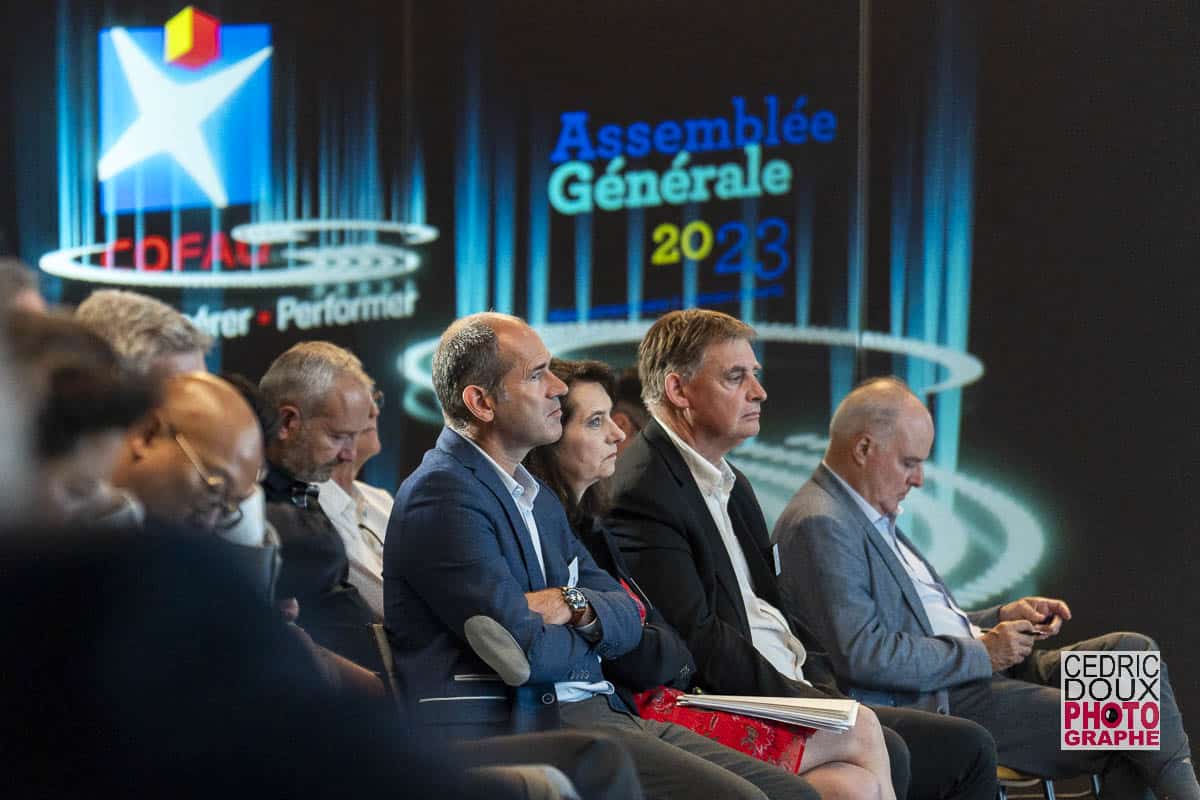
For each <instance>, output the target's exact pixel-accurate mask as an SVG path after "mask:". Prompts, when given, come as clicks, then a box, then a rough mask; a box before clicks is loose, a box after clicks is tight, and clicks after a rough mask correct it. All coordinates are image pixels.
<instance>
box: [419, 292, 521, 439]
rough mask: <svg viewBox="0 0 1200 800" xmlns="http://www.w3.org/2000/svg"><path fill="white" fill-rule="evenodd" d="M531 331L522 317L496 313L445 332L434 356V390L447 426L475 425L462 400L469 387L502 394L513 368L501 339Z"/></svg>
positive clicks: (478, 316)
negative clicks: (502, 348) (502, 383)
mask: <svg viewBox="0 0 1200 800" xmlns="http://www.w3.org/2000/svg"><path fill="white" fill-rule="evenodd" d="M528 328H529V326H528V325H527V324H526V323H525V321H524V320H522V319H520V318H519V317H513V316H510V315H508V314H500V313H497V312H495V311H484V312H481V313H478V314H471V315H470V316H467V317H463V318H462V319H460V320H456V321H455V322H453V323H452V324H451V325H450V327H448V328H446V330H445V332H444V333H443V334H442V336H441V338H440V339H439V340H438V345H437V349H436V350H435V351H434V353H433V390H434V392H436V393H437V398H438V402H439V403H440V404H441V406H442V414H443V416H444V417H445V419H446V423H447V424H448V425H450V426H451V427H453V428H458V429H460V430H461V429H463V428H466V427H467V425H469V424H471V423H473V422H474V421H475V418H474V416H473V415H472V414H471V412H470V411H469V410H468V409H467V405H466V403H465V402H464V400H463V392H464V391H465V390H466V388H467V387H468V386H478V387H479V388H480V389H482V390H483V391H484V392H485V393H486V394H493V395H494V394H497V393H498V392H499V391H500V380H501V378H503V377H504V374H505V373H506V372H508V371H509V369H511V368H512V359H511V358H506V357H505V354H504V353H503V352H502V351H501V347H500V338H501V335H503V334H512V333H516V332H518V331H521V330H525V329H528Z"/></svg>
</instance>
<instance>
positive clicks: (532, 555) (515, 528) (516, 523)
mask: <svg viewBox="0 0 1200 800" xmlns="http://www.w3.org/2000/svg"><path fill="white" fill-rule="evenodd" d="M437 446H438V448H439V449H441V450H444V451H446V452H447V453H449V454H450V455H452V456H454V458H456V459H458V461H459V462H461V463H462V465H463V466H465V467H466V468H467V469H469V470H471V471H472V472H473V473H475V477H476V478H478V479H479V482H480V483H482V484H483V485H484V486H486V487H487V488H488V490H489V491H490V492H491V493H492V494H493V495H495V497H496V500H498V501H499V502H500V507H501V508H503V509H504V513H505V515H506V516H507V517H508V523H509V525H510V526H511V527H512V532H513V536H514V537H515V538H516V541H517V547H518V549H519V550H520V551H521V560H522V561H523V562H524V563H525V572H526V573H528V578H529V586H530V591H534V592H536V591H538V590H540V589H545V588H546V581H545V579H544V578H543V577H542V569H541V567H540V566H539V565H538V559H537V553H536V552H535V551H534V549H533V540H532V539H531V538H530V535H529V531H528V529H526V527H525V520H524V519H522V518H521V511H520V510H519V509H518V508H517V504H516V502H515V501H514V500H513V498H512V495H511V494H509V491H508V488H507V487H506V486H505V485H504V482H503V481H502V480H500V476H499V475H497V474H496V467H495V466H494V465H493V464H492V463H491V462H490V461H488V460H487V459H486V458H484V457H483V455H482V454H481V453H480V452H479V451H478V450H476V449H475V447H474V446H473V445H472V444H471V443H470V442H468V441H466V440H465V439H464V438H463V437H462V436H461V435H460V434H458V433H455V432H454V431H452V430H450V429H449V428H443V429H442V433H441V435H440V436H438V444H437ZM539 493H540V492H539ZM544 555H545V553H543V556H544Z"/></svg>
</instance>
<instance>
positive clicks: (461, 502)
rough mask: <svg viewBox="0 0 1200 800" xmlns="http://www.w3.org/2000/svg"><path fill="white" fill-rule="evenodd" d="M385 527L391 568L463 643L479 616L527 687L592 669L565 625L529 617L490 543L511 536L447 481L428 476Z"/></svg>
mask: <svg viewBox="0 0 1200 800" xmlns="http://www.w3.org/2000/svg"><path fill="white" fill-rule="evenodd" d="M451 507H452V508H453V509H454V511H453V513H451V514H447V513H446V509H447V508H451ZM389 528H395V529H396V531H397V534H398V535H397V542H396V544H397V545H398V548H397V550H398V552H397V556H398V558H397V559H396V563H395V565H394V568H395V569H396V570H397V571H398V572H399V574H400V575H401V576H402V577H403V579H404V580H405V581H406V582H407V583H408V584H409V585H410V586H412V587H413V589H414V590H415V591H416V592H417V593H418V594H419V595H420V596H421V597H422V598H423V599H424V600H425V602H426V603H427V604H428V605H429V607H430V609H432V611H433V613H434V614H435V615H436V616H437V617H438V618H439V619H440V620H441V621H442V622H443V623H444V624H445V625H446V626H447V627H448V628H450V630H452V631H454V633H455V635H456V636H458V637H460V638H462V639H463V640H464V642H465V635H464V632H463V627H464V624H465V623H466V621H467V620H468V619H470V618H471V617H473V616H476V615H484V616H489V617H492V618H493V619H495V620H496V621H497V622H499V623H500V625H502V626H503V627H504V628H505V629H507V630H508V631H509V632H510V633H511V634H512V635H513V638H515V639H516V641H517V643H518V644H519V645H520V646H521V648H522V649H523V650H524V651H525V655H526V657H527V658H528V659H529V664H530V669H531V674H530V681H531V682H533V683H545V682H554V681H560V680H566V679H567V675H568V674H569V673H570V672H572V671H574V670H580V669H587V668H589V667H593V666H595V663H596V661H595V656H596V653H595V652H594V651H593V649H592V645H591V644H590V643H589V642H587V641H586V640H585V639H584V638H583V637H582V636H581V635H579V634H578V633H577V632H575V631H574V630H573V629H571V628H570V627H567V626H565V625H547V624H545V622H544V621H543V619H542V617H541V616H540V615H539V614H537V613H535V612H533V611H531V610H530V608H529V604H528V602H527V601H526V599H525V589H524V585H523V583H522V582H520V581H518V580H517V578H516V577H515V576H514V575H513V574H512V572H511V571H510V570H509V567H508V562H507V561H506V560H505V557H504V554H503V552H502V551H501V549H500V546H499V541H498V539H497V537H498V536H500V535H510V534H508V532H498V531H497V530H496V527H495V524H494V523H493V521H492V519H491V517H490V515H489V514H488V513H486V512H485V511H484V510H483V509H482V508H481V507H480V505H479V502H478V500H477V499H476V498H474V497H473V496H471V495H470V494H468V493H465V492H462V491H461V489H460V488H459V487H458V486H457V485H456V483H455V481H454V480H453V479H447V478H446V477H445V476H444V475H443V474H439V473H433V474H432V475H430V476H428V478H427V480H426V481H425V482H424V483H423V484H422V485H420V486H417V487H413V489H412V490H411V491H410V492H409V493H408V497H407V499H406V503H405V507H404V508H397V509H396V510H395V512H394V513H393V518H392V522H391V524H389ZM389 538H390V537H389ZM634 613H635V614H636V611H635V612H634ZM617 627H619V626H617Z"/></svg>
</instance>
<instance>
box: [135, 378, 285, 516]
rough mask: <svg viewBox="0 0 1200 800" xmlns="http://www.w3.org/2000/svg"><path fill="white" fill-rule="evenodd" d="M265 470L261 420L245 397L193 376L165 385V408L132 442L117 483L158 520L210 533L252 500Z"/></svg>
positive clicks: (223, 383) (226, 386)
mask: <svg viewBox="0 0 1200 800" xmlns="http://www.w3.org/2000/svg"><path fill="white" fill-rule="evenodd" d="M262 463H263V442H262V433H261V431H260V429H259V425H258V419H257V417H255V415H254V411H253V410H252V409H251V408H250V405H249V404H248V403H247V402H246V400H245V399H244V398H243V397H242V395H241V393H240V392H238V390H237V389H235V388H234V387H233V386H232V385H231V384H229V383H228V382H226V381H224V380H222V379H221V378H218V377H216V376H214V375H209V374H206V373H195V372H193V373H186V374H183V375H176V376H174V377H171V378H169V379H167V381H166V383H165V384H164V387H163V401H162V404H161V405H160V406H159V408H158V409H157V410H156V411H155V412H154V413H153V414H152V415H151V416H150V417H149V418H148V419H147V420H146V421H145V423H144V424H141V425H139V426H137V427H136V428H135V429H134V430H133V432H132V433H131V434H130V435H129V436H128V437H127V440H126V447H125V450H124V452H123V453H122V457H121V461H120V463H119V464H118V468H117V471H116V475H115V478H114V483H116V484H117V485H118V486H121V487H123V488H126V489H128V490H130V491H131V492H133V493H134V494H135V495H136V496H137V497H138V499H139V500H141V501H142V503H143V504H144V505H145V506H146V508H147V510H148V511H149V512H150V513H152V514H154V515H155V516H158V517H160V518H163V519H167V520H170V521H173V522H190V523H191V524H195V525H198V526H200V527H204V528H212V527H215V526H218V525H220V524H221V522H222V521H223V520H224V519H225V518H226V515H227V514H228V513H230V512H231V511H232V509H233V508H234V507H236V506H237V505H238V504H239V503H240V502H241V501H242V500H244V499H245V498H247V497H249V496H250V494H252V493H253V491H254V488H255V486H256V485H257V480H258V475H259V470H260V468H261V466H262Z"/></svg>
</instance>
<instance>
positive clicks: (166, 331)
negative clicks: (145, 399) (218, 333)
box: [75, 289, 213, 379]
mask: <svg viewBox="0 0 1200 800" xmlns="http://www.w3.org/2000/svg"><path fill="white" fill-rule="evenodd" d="M75 317H76V319H78V320H79V321H80V322H82V323H84V324H85V325H87V326H88V327H89V328H91V329H92V330H94V331H95V332H96V333H98V334H100V335H101V336H103V337H104V338H105V339H106V340H107V341H108V343H109V344H110V345H112V347H113V349H114V350H116V351H117V354H118V355H119V356H121V359H122V361H124V362H125V365H126V368H127V369H129V370H130V371H131V372H134V373H136V374H138V375H145V376H148V377H150V378H154V379H162V378H166V377H169V376H171V375H177V374H179V373H183V372H204V371H205V367H204V354H205V353H207V352H208V349H209V348H210V347H212V343H213V339H212V337H211V336H209V335H208V334H207V333H205V332H204V331H202V330H200V329H199V328H198V327H196V325H195V324H193V323H192V321H191V320H189V319H188V318H187V317H186V316H184V315H183V314H181V313H179V312H178V311H176V310H175V309H173V308H171V307H170V306H169V305H167V304H166V303H164V302H162V301H161V300H156V299H154V298H153V297H147V296H146V295H144V294H138V293H137V292H128V291H124V290H120V289H98V290H97V291H94V292H92V293H91V294H90V295H88V298H87V299H86V300H84V301H83V302H82V303H80V304H79V308H77V309H76V310H75Z"/></svg>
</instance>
